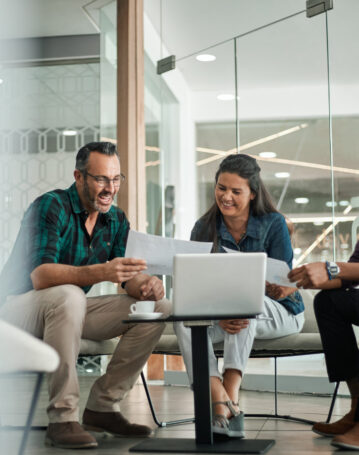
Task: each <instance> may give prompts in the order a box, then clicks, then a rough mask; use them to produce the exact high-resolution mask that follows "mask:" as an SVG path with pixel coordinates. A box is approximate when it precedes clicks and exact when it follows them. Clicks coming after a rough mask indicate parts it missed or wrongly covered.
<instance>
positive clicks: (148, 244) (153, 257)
mask: <svg viewBox="0 0 359 455" xmlns="http://www.w3.org/2000/svg"><path fill="white" fill-rule="evenodd" d="M212 246H213V244H212V243H211V242H193V241H188V240H176V239H172V238H168V237H160V236H158V235H151V234H144V233H142V232H137V231H133V230H132V229H131V230H130V232H129V234H128V239H127V246H126V252H125V257H126V258H130V257H131V258H137V259H145V261H146V262H147V270H146V271H145V273H148V274H150V275H172V273H173V257H174V256H175V255H176V254H190V253H191V254H196V253H197V254H203V253H210V251H211V249H212Z"/></svg>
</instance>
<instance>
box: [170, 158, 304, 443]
mask: <svg viewBox="0 0 359 455" xmlns="http://www.w3.org/2000/svg"><path fill="white" fill-rule="evenodd" d="M214 196H215V202H214V204H213V205H212V207H211V208H210V209H209V210H208V211H207V212H206V213H205V214H204V215H203V216H202V217H201V218H200V219H199V220H198V221H197V222H196V224H195V226H194V228H193V230H192V233H191V240H197V241H204V242H207V241H211V242H213V252H215V253H218V252H225V250H224V247H227V248H230V249H232V250H238V251H242V252H256V251H261V252H265V253H267V255H268V256H269V257H271V258H274V259H280V260H282V261H285V262H286V263H287V264H288V265H289V267H290V268H291V267H292V260H293V250H292V246H291V241H290V236H289V232H288V227H287V224H286V221H285V218H284V216H283V215H282V214H280V213H279V212H278V211H277V209H276V208H275V207H274V205H273V203H272V201H271V198H270V196H269V193H268V191H267V190H266V188H265V186H264V184H263V182H262V180H261V177H260V167H259V166H258V164H257V161H256V160H255V159H254V158H252V157H250V156H249V155H244V154H236V155H229V156H228V157H227V158H225V159H224V160H223V161H222V162H221V164H220V166H219V169H218V171H217V172H216V175H215V191H214ZM219 297H220V296H219ZM239 298H240V297H239ZM264 308H265V310H264V316H266V317H267V318H266V319H268V320H265V321H257V320H250V321H249V320H245V319H232V320H222V321H216V322H215V323H214V326H213V327H210V328H209V330H208V332H209V338H210V341H211V343H210V349H209V364H210V376H211V395H212V405H213V419H212V421H213V432H214V433H218V434H225V435H227V436H231V437H244V428H243V426H244V422H243V420H244V419H243V412H241V411H240V410H239V407H238V395H239V386H240V383H241V379H242V376H243V373H244V369H245V366H246V363H247V360H248V358H249V355H250V352H251V349H252V345H253V341H254V339H255V338H260V339H271V338H277V337H281V336H285V335H289V334H291V333H296V332H300V330H301V329H302V327H303V324H304V314H303V312H304V305H303V301H302V298H301V296H300V294H299V292H298V291H297V290H296V288H290V287H283V286H278V285H276V284H271V283H267V285H266V296H265V301H264ZM175 331H176V334H177V337H178V342H179V345H180V348H181V352H182V355H183V358H184V361H185V364H186V367H187V372H188V375H189V378H190V381H191V382H192V358H191V338H190V336H191V335H190V329H188V328H186V327H184V325H183V323H177V324H175ZM220 341H223V343H224V358H223V362H224V364H223V373H222V374H221V373H220V372H219V371H218V364H217V359H216V357H215V355H214V351H213V346H212V344H213V343H217V342H220Z"/></svg>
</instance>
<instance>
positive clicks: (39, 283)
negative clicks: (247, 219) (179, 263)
mask: <svg viewBox="0 0 359 455" xmlns="http://www.w3.org/2000/svg"><path fill="white" fill-rule="evenodd" d="M74 177H75V183H74V184H73V185H71V186H70V188H68V189H66V190H54V191H50V192H48V193H45V194H43V195H42V196H40V197H39V198H37V199H36V200H35V201H34V202H33V203H32V204H31V205H30V207H29V209H28V210H27V211H26V213H25V215H24V218H23V220H22V223H21V227H20V231H19V234H18V236H17V239H16V242H15V245H14V248H13V250H12V252H11V255H10V258H9V260H8V262H7V263H6V264H5V267H4V269H3V270H2V273H1V275H0V297H1V300H2V301H3V305H2V306H1V308H0V317H1V318H3V319H5V320H7V321H8V322H10V323H12V324H14V325H16V326H18V327H21V328H22V329H24V330H26V331H28V332H30V333H32V334H33V335H35V336H37V337H39V338H43V339H44V341H45V342H46V343H48V344H49V345H51V346H52V347H53V348H54V349H56V351H57V352H58V353H59V355H60V366H59V368H58V369H57V371H56V372H54V373H53V374H51V375H50V376H49V380H48V386H49V387H48V388H49V398H50V403H49V406H48V408H47V412H48V416H49V421H50V423H49V426H48V429H47V433H46V441H45V442H46V444H47V445H50V446H56V447H61V448H86V447H96V446H97V442H96V439H95V438H94V437H93V436H92V435H91V434H90V433H88V432H87V431H86V428H87V429H91V430H94V431H106V432H109V433H112V434H114V435H115V436H132V437H146V436H149V435H150V434H151V429H150V428H149V427H147V426H145V425H137V424H131V423H130V422H128V421H127V420H126V419H125V417H124V416H123V415H122V414H121V413H120V402H121V400H122V399H123V398H124V396H125V395H126V394H127V392H128V391H129V390H130V389H131V388H132V386H133V384H134V383H135V381H136V379H137V377H138V375H139V374H140V372H141V371H142V368H143V366H144V364H145V362H146V361H147V358H148V357H149V355H150V354H151V352H152V350H153V348H154V346H155V345H156V343H157V341H158V339H159V338H160V336H161V333H162V331H163V329H164V325H163V324H129V325H127V324H124V323H123V322H122V321H123V320H124V319H127V318H128V314H129V313H130V305H131V304H132V303H133V302H135V301H136V300H155V301H156V306H155V311H158V312H162V313H164V314H165V315H166V314H168V313H169V311H170V305H169V302H168V301H166V300H163V297H164V289H163V285H162V282H161V281H160V280H159V279H158V278H157V277H150V276H149V275H146V274H144V273H141V272H143V271H144V270H145V269H146V263H145V261H143V260H141V259H134V258H124V254H125V248H126V242H127V236H128V232H129V222H128V220H127V218H126V216H125V214H124V212H123V211H122V210H121V209H119V208H117V207H115V206H114V205H112V203H113V200H114V198H115V196H116V195H117V193H118V191H119V188H120V184H121V182H122V181H123V179H124V176H123V175H122V174H121V169H120V160H119V155H118V154H117V151H116V148H115V146H114V145H113V144H111V143H109V142H93V143H90V144H87V145H85V146H84V147H82V148H81V149H80V150H79V152H78V154H77V156H76V169H75V171H74ZM102 281H111V282H113V283H119V284H122V285H123V286H124V287H125V290H126V291H127V294H121V295H118V294H117V295H116V294H115V295H107V296H100V297H92V298H87V297H86V293H87V292H88V291H89V290H90V288H91V286H92V285H93V284H95V283H99V282H102ZM119 335H122V337H121V341H120V342H119V344H118V346H117V348H116V350H115V353H114V355H113V356H112V359H111V361H110V363H109V365H108V368H107V371H106V373H105V374H104V375H103V376H102V377H100V378H99V379H98V380H97V381H96V382H95V383H94V385H93V387H92V389H91V392H90V396H89V398H88V401H87V405H86V409H85V412H84V415H83V425H84V428H83V427H82V426H81V425H80V424H79V408H78V404H79V385H78V379H77V373H76V359H77V356H78V354H79V349H80V340H81V338H85V339H91V340H105V339H110V338H114V337H117V336H119Z"/></svg>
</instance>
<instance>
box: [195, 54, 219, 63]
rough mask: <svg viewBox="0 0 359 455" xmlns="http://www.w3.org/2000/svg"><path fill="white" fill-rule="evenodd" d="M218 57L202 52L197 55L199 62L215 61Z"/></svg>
mask: <svg viewBox="0 0 359 455" xmlns="http://www.w3.org/2000/svg"><path fill="white" fill-rule="evenodd" d="M216 58H217V57H216V56H215V55H212V54H200V55H197V57H196V59H197V60H198V61H199V62H214V60H216Z"/></svg>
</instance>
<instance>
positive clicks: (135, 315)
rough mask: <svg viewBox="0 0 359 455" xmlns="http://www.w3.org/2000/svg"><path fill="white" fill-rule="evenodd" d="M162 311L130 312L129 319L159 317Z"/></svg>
mask: <svg viewBox="0 0 359 455" xmlns="http://www.w3.org/2000/svg"><path fill="white" fill-rule="evenodd" d="M162 315H163V313H130V314H129V315H128V317H129V318H130V319H159V318H160V317H161V316H162Z"/></svg>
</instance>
